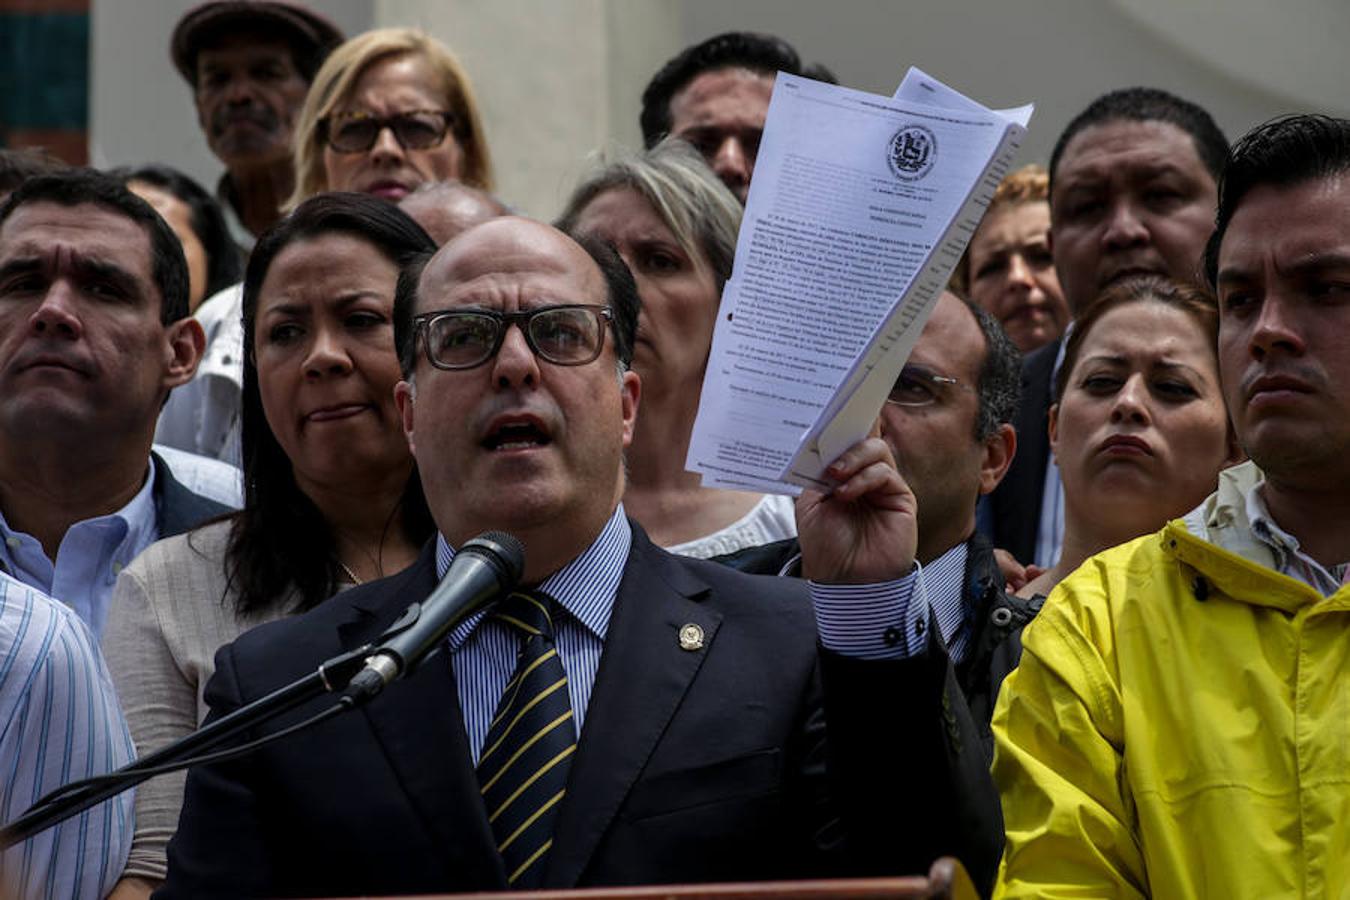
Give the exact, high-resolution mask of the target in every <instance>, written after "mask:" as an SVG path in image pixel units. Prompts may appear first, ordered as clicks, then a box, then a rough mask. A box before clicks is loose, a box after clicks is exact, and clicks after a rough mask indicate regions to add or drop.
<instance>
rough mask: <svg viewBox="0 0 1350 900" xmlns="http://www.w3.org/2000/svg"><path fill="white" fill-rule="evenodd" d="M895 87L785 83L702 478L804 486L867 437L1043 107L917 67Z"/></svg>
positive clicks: (712, 372) (757, 193)
mask: <svg viewBox="0 0 1350 900" xmlns="http://www.w3.org/2000/svg"><path fill="white" fill-rule="evenodd" d="M897 95H898V99H896V98H887V97H882V96H877V95H873V94H867V93H864V92H861V91H854V90H850V89H848V88H843V87H839V86H836V85H827V84H823V83H820V82H816V81H811V80H809V79H803V78H796V77H793V76H789V75H783V74H780V75H779V76H778V80H777V82H776V84H775V87H774V94H773V99H772V102H771V103H770V106H769V115H768V119H767V121H766V123H765V129H764V136H763V139H762V141H761V143H760V150H759V156H758V159H757V160H756V165H755V177H754V180H753V181H752V182H751V188H750V196H749V200H748V202H747V205H746V213H745V218H744V221H743V222H742V225H741V231H740V236H739V239H738V244H737V251H736V261H735V264H734V267H733V271H732V278H731V280H730V281H728V282H727V286H726V289H725V290H724V292H723V295H722V303H721V306H720V308H719V314H718V323H717V328H716V330H715V332H714V336H713V346H712V353H711V355H710V358H709V363H708V369H707V374H706V375H705V377H704V382H703V393H702V398H701V401H700V405H699V414H698V418H697V420H696V422H695V425H694V433H693V437H692V439H691V442H690V451H689V457H688V459H687V463H686V464H687V467H688V468H690V469H691V470H692V471H697V472H700V473H702V474H703V477H704V483H705V484H711V485H715V486H724V487H742V488H744V487H753V489H756V490H761V491H767V492H776V493H786V494H792V493H796V492H797V490H798V488H797V487H796V485H812V484H822V483H823V482H822V481H821V475H822V472H823V470H824V468H825V466H827V465H828V464H829V463H830V462H831V461H833V460H834V458H835V457H836V456H838V454H839V453H840V452H842V451H843V450H845V449H847V448H848V447H849V446H851V445H852V444H853V443H855V442H856V441H857V440H859V439H861V438H862V437H864V436H865V435H866V434H867V432H868V430H869V428H870V427H871V424H872V421H873V420H874V419H875V418H876V416H877V413H878V411H879V410H880V408H881V404H882V403H883V402H884V400H885V397H886V394H887V393H889V391H890V388H891V386H892V385H893V384H894V382H895V378H896V376H897V375H898V374H899V371H900V368H901V367H902V366H903V364H904V361H905V359H906V358H907V357H908V355H909V352H910V350H911V349H912V348H913V345H914V342H915V340H917V338H918V334H919V332H920V331H921V330H922V328H923V323H924V322H925V321H926V320H927V317H928V314H929V313H930V312H931V311H932V307H933V305H934V304H935V302H936V300H937V297H938V296H939V294H940V293H941V290H942V288H943V287H944V286H945V285H946V282H947V278H948V276H949V275H950V273H951V269H952V266H953V265H955V263H956V261H957V260H958V259H959V258H960V256H961V253H962V252H963V251H964V249H965V244H966V242H967V241H968V240H969V237H970V234H971V233H973V231H974V228H975V225H976V224H978V222H979V219H980V216H981V215H983V212H984V208H985V207H986V206H987V205H988V200H989V197H990V196H991V195H992V193H993V189H994V188H995V187H997V185H998V182H999V181H1000V180H1001V179H1002V177H1003V175H1004V174H1005V173H1006V170H1007V166H1008V164H1009V162H1010V161H1011V159H1012V157H1013V155H1014V154H1015V153H1016V150H1017V146H1018V140H1019V138H1020V137H1021V135H1022V134H1023V133H1024V130H1025V123H1026V121H1027V117H1028V116H1029V115H1030V107H1027V108H1025V109H1024V110H1017V111H1012V112H1011V113H1008V114H1004V113H998V112H994V111H991V110H987V109H984V108H983V107H981V106H979V105H978V104H976V103H974V101H971V100H969V99H967V98H965V97H962V96H961V95H960V94H959V93H957V92H956V91H953V90H951V89H950V88H947V87H946V86H945V85H942V84H941V83H940V82H937V81H935V80H933V79H931V78H929V77H928V76H926V75H924V74H923V73H921V72H918V70H911V71H910V73H909V75H907V76H906V78H905V80H904V81H903V82H902V83H901V86H900V89H899V90H898V91H897ZM915 98H921V100H920V99H915Z"/></svg>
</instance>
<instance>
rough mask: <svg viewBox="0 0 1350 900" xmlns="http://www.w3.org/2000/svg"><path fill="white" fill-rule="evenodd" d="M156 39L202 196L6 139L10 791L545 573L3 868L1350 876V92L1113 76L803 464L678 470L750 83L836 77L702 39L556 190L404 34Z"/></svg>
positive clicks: (105, 875) (758, 97)
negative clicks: (398, 666) (1256, 98)
mask: <svg viewBox="0 0 1350 900" xmlns="http://www.w3.org/2000/svg"><path fill="white" fill-rule="evenodd" d="M169 58H170V59H171V60H172V62H173V64H174V65H175V66H176V68H177V69H178V71H179V72H180V73H181V74H182V76H183V77H184V79H185V80H186V82H187V83H188V86H189V87H190V89H191V90H192V92H193V97H194V99H195V103H196V108H197V111H198V116H199V121H200V124H201V127H202V131H203V135H204V137H205V140H206V142H207V144H208V145H209V146H210V148H211V150H212V152H213V153H214V154H215V155H216V156H217V157H218V159H219V160H220V162H221V164H222V165H223V167H224V174H223V175H222V177H221V180H220V182H219V183H218V184H217V185H216V186H215V190H214V191H208V190H206V189H204V188H203V187H202V186H200V185H198V184H196V183H194V182H193V181H192V180H191V179H190V178H188V177H187V176H185V175H183V174H182V173H181V172H178V171H177V170H175V169H174V168H172V167H171V166H170V165H167V164H165V161H160V160H155V161H145V162H143V163H139V164H136V165H131V166H126V167H122V168H118V169H114V170H111V171H106V172H100V171H95V170H91V169H81V168H70V167H67V166H65V165H64V164H63V163H61V162H60V161H59V160H56V159H54V158H52V157H50V156H47V155H44V154H42V153H39V152H33V151H0V538H3V540H0V723H3V724H2V725H0V729H2V730H0V770H3V771H4V773H5V776H4V778H3V779H0V817H3V820H4V821H6V822H8V821H12V820H14V819H15V818H16V817H17V816H19V815H20V814H21V813H22V812H23V811H24V810H25V809H27V808H28V807H29V806H30V805H31V804H33V803H34V802H36V801H37V800H38V799H39V798H41V797H42V796H43V795H45V794H47V793H48V792H49V791H51V790H53V789H55V788H57V787H59V786H61V785H62V784H65V783H67V782H70V781H73V780H76V779H79V778H85V777H90V776H94V775H99V774H104V773H107V772H109V771H112V770H113V769H116V768H118V767H120V766H122V765H124V764H126V763H128V762H129V761H131V760H132V759H134V758H136V757H137V756H141V757H144V756H146V755H148V754H150V753H154V752H156V751H159V750H161V749H163V748H165V747H167V746H169V745H171V744H172V743H173V742H174V741H176V740H178V739H181V738H183V737H185V736H186V735H189V734H191V733H192V732H193V731H194V730H196V729H197V728H198V727H199V726H200V725H201V724H203V723H204V722H206V721H208V720H216V719H220V718H222V717H224V716H226V715H229V714H230V713H232V712H234V711H236V710H238V709H240V708H242V707H244V706H246V705H248V704H250V703H251V702H253V701H255V700H258V699H260V698H262V697H265V696H267V695H269V694H272V693H273V692H274V691H276V690H277V689H279V688H281V687H283V686H285V685H287V684H289V683H291V682H292V681H294V680H296V679H298V678H301V677H303V676H306V675H309V674H311V673H313V672H315V671H316V670H318V669H319V667H320V666H321V665H323V664H324V663H325V662H326V661H329V660H332V659H334V658H336V657H339V656H341V655H342V654H345V653H350V652H351V651H354V650H356V649H357V648H361V647H363V646H366V645H369V644H374V643H378V642H379V640H380V639H381V636H382V635H384V634H386V632H387V630H389V629H390V628H391V627H395V626H396V623H397V621H398V620H399V619H400V617H401V616H402V615H403V614H404V612H405V610H406V609H407V607H408V606H409V604H410V603H413V602H414V601H418V600H421V599H423V598H425V597H427V595H429V594H430V593H431V592H432V590H433V589H434V588H435V587H436V585H437V584H438V582H440V581H441V580H442V579H443V578H445V577H446V574H447V572H449V571H451V569H452V566H454V564H455V559H456V557H457V551H459V550H463V549H465V546H466V544H467V543H468V542H470V541H471V540H472V539H474V538H475V536H477V535H479V534H481V533H484V532H488V531H501V532H507V533H509V534H512V535H515V536H516V537H517V538H519V539H520V540H521V541H522V542H523V544H524V546H525V548H526V552H525V558H524V564H523V574H522V577H521V579H520V586H519V587H518V588H517V589H515V590H514V591H513V592H511V593H510V594H509V595H508V596H506V597H503V598H501V599H500V600H498V601H496V602H495V603H493V604H491V605H489V606H487V607H486V608H484V609H479V610H476V611H474V612H473V613H472V614H471V615H469V616H468V617H467V618H464V619H463V621H461V622H459V623H458V624H456V625H455V626H454V627H453V629H452V630H451V631H450V633H449V635H448V636H447V637H446V638H445V639H444V640H443V641H442V642H441V643H440V644H439V646H438V650H437V652H435V653H434V654H433V655H432V656H431V657H429V658H428V659H427V660H426V661H425V662H424V663H422V664H420V665H417V666H415V667H414V668H413V669H412V670H411V671H410V672H408V673H406V675H405V677H403V678H402V679H401V680H399V681H397V682H395V683H393V684H391V685H390V686H389V687H388V689H387V691H386V692H385V693H384V694H382V695H381V696H379V697H377V698H375V700H374V701H373V702H371V703H370V704H369V705H368V706H366V707H364V708H363V709H362V710H361V711H359V712H356V713H351V714H348V715H344V716H338V717H335V718H325V719H324V720H323V721H320V722H318V723H317V724H314V725H313V726H312V727H308V728H306V729H304V730H299V731H296V732H295V733H293V734H289V735H287V736H286V737H285V738H284V739H282V740H278V741H275V742H272V743H268V744H266V745H265V746H261V747H259V748H258V749H256V750H254V751H253V752H251V753H249V754H247V755H243V756H239V757H237V758H233V759H226V760H220V761H216V762H209V763H206V764H202V765H196V766H193V767H192V768H191V769H190V770H188V771H187V772H186V773H183V772H179V773H176V774H171V775H166V776H161V777H157V778H155V779H152V780H150V781H147V782H145V783H143V784H141V785H140V786H139V787H138V788H137V789H136V790H135V791H134V792H131V791H128V792H124V793H122V794H120V795H118V796H116V797H114V798H113V799H110V800H107V801H104V802H102V803H100V804H98V805H96V806H94V807H92V808H90V809H88V810H85V811H83V812H81V813H79V814H78V815H76V816H74V817H73V818H70V819H68V820H67V821H65V822H62V823H60V824H58V825H55V826H52V827H50V828H48V829H46V830H45V831H42V832H41V833H39V834H37V835H35V836H33V837H31V838H28V839H27V840H25V841H23V842H21V843H18V844H16V845H15V846H13V847H11V848H9V849H6V850H4V851H3V852H0V896H4V897H9V896H14V897H16V898H29V897H58V898H64V897H75V898H86V897H88V898H101V897H108V896H111V897H115V898H119V900H131V898H143V897H148V896H150V895H151V894H152V893H153V894H154V895H155V896H156V897H170V898H172V897H192V898H197V897H212V896H220V897H235V896H314V895H322V896H337V895H349V894H400V893H409V894H413V893H444V892H452V891H482V890H500V889H507V888H512V889H530V888H554V887H576V886H600V885H642V884H664V883H683V882H702V881H744V880H765V881H772V880H781V879H795V878H810V877H847V876H877V875H915V874H923V873H925V872H927V871H928V870H929V867H930V866H931V865H932V864H933V862H934V861H935V860H937V859H938V858H939V857H943V856H951V857H955V858H957V859H958V860H960V862H961V863H962V864H963V865H964V867H965V868H966V869H967V870H968V872H969V873H970V876H971V878H972V879H973V881H974V883H975V885H976V886H977V888H978V889H979V890H980V892H981V893H982V894H990V893H992V894H993V895H995V896H1006V897H1023V896H1025V897H1042V896H1069V895H1073V896H1158V897H1217V896H1250V897H1266V896H1327V895H1340V894H1341V893H1343V892H1344V891H1345V890H1347V889H1350V824H1347V823H1350V785H1347V777H1346V773H1347V772H1350V716H1348V715H1347V714H1346V713H1347V701H1346V697H1347V696H1350V692H1347V689H1346V686H1347V685H1348V684H1350V653H1347V652H1346V648H1347V646H1350V644H1347V642H1346V639H1345V637H1344V635H1345V630H1346V624H1347V622H1346V617H1347V616H1350V591H1348V590H1347V589H1346V588H1345V587H1344V585H1345V584H1346V583H1348V582H1350V371H1347V367H1348V366H1350V339H1348V338H1347V337H1346V335H1347V334H1350V330H1348V329H1350V120H1344V119H1335V118H1329V117H1325V116H1319V115H1309V114H1291V115H1288V116H1285V117H1282V118H1279V119H1276V120H1273V121H1271V122H1268V123H1266V124H1264V125H1261V126H1258V127H1257V128H1255V129H1253V130H1252V131H1251V132H1249V133H1248V134H1247V135H1245V136H1244V137H1242V138H1241V139H1239V140H1238V141H1237V142H1236V143H1234V144H1233V145H1231V146H1230V144H1229V142H1228V139H1227V138H1226V137H1225V135H1224V134H1223V132H1222V131H1221V130H1220V128H1219V127H1218V126H1217V125H1216V124H1215V122H1214V120H1213V119H1212V117H1211V116H1210V115H1209V114H1208V113H1207V112H1206V111H1205V110H1204V108H1203V107H1202V106H1200V105H1199V104H1197V103H1196V102H1194V101H1192V100H1188V99H1184V98H1181V97H1178V96H1176V95H1174V94H1172V93H1169V92H1167V91H1163V90H1159V89H1155V88H1139V87H1125V88H1122V89H1119V90H1115V91H1111V92H1110V93H1107V94H1105V95H1103V96H1102V97H1100V98H1098V99H1096V100H1095V101H1093V102H1092V103H1091V104H1090V105H1089V106H1088V107H1087V108H1086V109H1085V110H1083V111H1082V113H1080V114H1079V115H1077V116H1076V117H1075V118H1073V119H1072V120H1071V121H1070V123H1069V125H1068V126H1067V127H1066V129H1065V130H1064V132H1063V134H1061V135H1060V136H1059V138H1058V141H1057V142H1056V144H1055V146H1054V150H1053V152H1052V153H1051V155H1050V158H1049V159H1048V160H1047V161H1046V162H1045V164H1044V165H1030V166H1026V167H1025V168H1022V169H1019V170H1017V171H1015V172H1013V173H1011V174H1009V175H1008V176H1007V177H1006V179H1005V180H1004V181H1003V183H1002V184H1001V185H1000V186H999V188H998V190H997V191H996V192H995V193H994V195H993V198H992V200H991V201H990V204H989V206H988V209H987V212H986V214H985V216H984V218H983V219H982V221H981V223H980V225H979V227H978V228H977V229H976V231H975V233H974V234H973V235H972V237H971V239H970V242H969V245H968V248H967V250H966V253H965V255H964V256H963V257H962V259H961V260H960V261H959V262H958V263H957V264H956V266H955V269H954V271H953V275H952V280H951V283H950V285H949V287H948V290H946V291H945V292H944V293H943V294H942V295H941V296H940V297H939V298H938V299H937V301H936V302H935V305H934V307H933V309H932V312H931V315H930V317H929V318H928V320H927V322H926V324H925V325H924V328H923V330H922V333H921V334H920V336H919V338H918V340H917V343H916V344H915V346H914V349H913V351H912V353H911V355H910V357H909V358H908V360H907V362H906V364H905V366H904V368H903V370H902V371H901V373H900V375H899V377H898V378H897V380H896V382H895V385H894V387H893V388H892V390H891V391H890V394H889V396H888V398H887V401H886V403H885V404H884V406H883V408H882V409H881V410H880V411H879V414H878V418H877V421H876V425H875V429H874V431H873V434H872V435H871V436H869V437H867V438H865V439H864V440H862V441H860V442H859V443H857V444H856V445H854V446H853V447H852V448H850V449H848V450H847V451H845V452H844V453H843V454H842V455H841V456H840V457H839V458H838V459H837V460H835V461H834V462H833V463H832V465H831V466H830V467H829V469H828V470H827V475H828V477H829V478H830V479H831V482H832V486H831V487H830V489H828V490H807V491H805V492H803V493H802V495H801V496H800V497H798V498H797V499H796V500H795V502H794V501H793V500H792V499H791V498H787V497H783V496H779V495H776V494H760V493H754V492H749V491H730V490H719V489H712V488H709V487H705V486H704V485H702V484H701V482H700V479H699V477H698V476H697V475H695V474H692V473H689V472H686V471H685V470H684V460H685V457H686V455H687V450H688V446H689V442H690V437H691V432H692V428H693V423H694V419H695V416H696V414H697V411H698V399H699V396H700V389H701V385H702V381H703V375H704V370H705V368H706V366H707V362H708V357H709V354H710V350H711V346H712V340H713V332H714V326H715V323H716V319H717V315H718V304H719V301H720V297H721V293H722V289H723V287H724V285H725V283H726V281H727V279H728V278H729V277H730V275H731V271H732V263H733V261H734V258H735V253H736V241H737V234H738V231H739V228H740V223H741V218H742V211H743V204H744V202H745V200H746V197H747V193H748V191H749V186H750V184H751V180H752V178H753V174H754V165H755V158H756V151H757V149H758V144H759V137H760V133H761V131H762V129H763V126H764V122H765V117H766V114H767V107H768V102H769V97H770V94H771V92H772V87H773V79H774V76H775V73H777V72H779V71H786V72H789V73H792V74H795V75H805V76H807V77H812V78H819V79H824V80H831V81H832V80H834V77H833V75H832V74H831V73H830V72H829V70H828V69H826V68H824V67H823V66H821V65H819V64H811V65H808V64H804V63H803V62H802V60H801V58H800V57H799V55H798V54H797V52H796V51H795V50H794V49H793V48H792V47H791V46H790V45H788V44H787V43H786V42H784V41H782V40H781V39H778V38H775V37H772V36H768V35H762V34H754V33H746V32H734V33H728V34H722V35H718V36H716V37H713V38H710V39H708V40H706V41H703V42H701V43H699V44H696V45H694V46H691V47H689V48H687V49H685V50H683V51H682V52H680V53H679V54H678V55H677V56H676V57H675V58H673V59H672V60H670V61H668V62H667V63H665V64H664V65H662V66H660V67H659V68H657V69H656V71H655V74H654V75H653V77H652V79H651V82H650V83H649V84H648V86H647V88H646V90H645V91H644V93H643V95H642V109H641V113H640V125H641V128H642V133H643V137H644V142H645V147H644V148H643V149H641V150H635V151H624V152H615V153H612V154H610V155H609V156H608V157H607V158H605V159H602V160H601V161H600V162H598V163H597V165H596V167H595V168H594V170H593V171H591V172H590V173H588V174H587V175H585V176H584V177H583V178H582V180H581V181H580V183H579V184H577V185H576V187H575V189H574V190H573V191H572V193H571V195H570V197H569V199H568V200H567V202H566V204H565V206H564V208H563V210H562V211H561V213H560V214H559V215H558V218H557V220H556V221H555V222H554V223H552V224H549V223H545V222H541V221H535V220H531V219H528V218H524V217H521V216H518V215H514V214H513V213H512V210H511V209H510V207H509V205H508V204H507V203H505V202H503V201H502V200H501V199H499V198H498V197H496V196H494V194H493V193H492V191H493V189H494V183H495V182H494V170H493V163H492V157H491V153H490V150H489V147H488V141H487V134H486V132H485V131H484V127H483V121H482V115H481V112H480V109H479V106H478V101H477V100H476V98H475V94H474V88H473V85H472V82H471V81H470V79H469V75H468V73H467V72H465V70H464V68H463V66H462V65H461V64H460V62H459V61H458V60H457V59H456V57H455V55H454V53H453V52H452V51H451V50H450V49H449V48H447V47H446V46H445V45H444V44H443V43H441V42H440V41H439V40H437V39H436V38H433V37H431V36H429V35H427V34H425V33H422V32H420V31H417V30H414V29H408V28H380V29H375V30H372V31H368V32H366V33H364V34H360V35H356V36H353V37H351V38H345V37H344V35H343V34H342V33H341V32H340V30H339V29H338V28H337V27H336V26H334V25H333V24H332V23H331V22H330V21H329V20H328V19H327V18H325V17H324V16H323V15H321V14H319V13H316V12H314V11H312V10H310V9H308V8H306V7H304V6H303V5H301V4H299V3H295V2H290V0H251V2H238V0H207V2H205V3H203V4H201V5H200V6H198V7H195V8H194V9H193V10H191V11H189V12H188V13H187V14H186V15H185V16H184V17H183V18H182V19H181V20H180V21H179V22H178V23H177V26H176V28H175V29H174V32H173V37H172V40H171V45H170V48H169ZM1341 326H1347V327H1346V328H1342V327H1341ZM1342 372H1344V377H1342ZM468 549H473V548H468ZM331 702H332V701H331V699H324V700H315V701H311V702H309V703H306V704H302V705H300V706H299V707H297V708H295V709H293V710H290V711H289V712H287V713H286V714H285V715H284V716H282V717H281V718H279V719H278V720H276V721H275V722H273V723H271V724H268V725H266V726H258V727H256V728H255V729H254V730H253V731H252V732H251V733H250V734H249V738H252V739H258V738H262V737H265V736H267V735H271V734H275V733H277V732H280V731H281V730H283V729H285V728H287V727H289V726H292V725H295V724H296V723H299V722H301V721H303V720H305V719H309V718H311V717H313V716H315V715H316V714H317V713H320V712H322V711H323V710H324V709H325V708H326V707H327V706H329V705H331Z"/></svg>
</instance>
